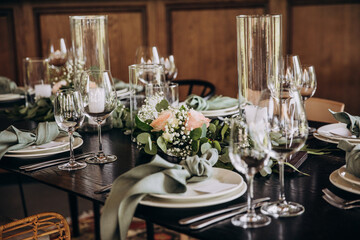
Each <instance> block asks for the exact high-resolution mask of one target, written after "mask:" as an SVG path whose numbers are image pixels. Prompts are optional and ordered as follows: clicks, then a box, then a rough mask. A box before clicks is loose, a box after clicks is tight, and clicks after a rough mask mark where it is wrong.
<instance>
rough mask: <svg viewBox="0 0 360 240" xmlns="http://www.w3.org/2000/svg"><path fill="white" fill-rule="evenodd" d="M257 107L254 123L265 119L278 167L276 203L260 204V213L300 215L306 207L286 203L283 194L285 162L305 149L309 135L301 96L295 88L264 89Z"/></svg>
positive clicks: (278, 215)
mask: <svg viewBox="0 0 360 240" xmlns="http://www.w3.org/2000/svg"><path fill="white" fill-rule="evenodd" d="M258 107H259V108H258V111H257V113H256V122H259V121H260V120H261V119H264V118H265V120H266V124H267V126H268V131H269V134H270V138H271V145H272V151H271V152H272V157H273V158H274V159H276V160H277V163H278V165H279V181H280V194H279V200H278V201H276V202H271V203H269V204H267V205H263V206H262V208H261V212H262V213H264V214H268V215H272V216H277V217H290V216H297V215H300V214H302V213H303V212H304V211H305V208H304V207H303V206H302V205H300V204H298V203H295V202H288V201H287V200H286V198H285V191H284V163H285V161H286V159H287V158H288V157H289V156H290V155H291V154H293V153H295V152H296V151H298V150H299V149H301V148H302V147H303V146H304V144H305V141H306V139H307V135H308V124H307V120H306V114H305V111H304V107H303V104H302V101H301V98H300V94H299V92H298V91H297V90H296V89H283V88H280V89H278V90H276V91H275V90H272V91H270V90H264V91H263V92H262V94H261V97H260V101H259V103H258ZM264 109H265V110H264ZM264 116H265V117H264Z"/></svg>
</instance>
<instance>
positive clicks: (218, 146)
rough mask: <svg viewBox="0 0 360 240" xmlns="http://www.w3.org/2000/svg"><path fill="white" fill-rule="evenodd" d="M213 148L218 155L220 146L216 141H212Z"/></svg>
mask: <svg viewBox="0 0 360 240" xmlns="http://www.w3.org/2000/svg"><path fill="white" fill-rule="evenodd" d="M213 146H214V148H216V149H217V150H218V152H219V153H220V152H221V146H220V143H219V142H218V141H216V140H214V141H213Z"/></svg>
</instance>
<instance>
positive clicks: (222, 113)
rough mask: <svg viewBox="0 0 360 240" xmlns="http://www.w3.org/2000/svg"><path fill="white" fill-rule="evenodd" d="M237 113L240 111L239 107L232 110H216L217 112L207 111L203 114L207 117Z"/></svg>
mask: <svg viewBox="0 0 360 240" xmlns="http://www.w3.org/2000/svg"><path fill="white" fill-rule="evenodd" d="M216 111H218V110H216ZM236 113H239V109H235V110H232V111H222V112H215V113H206V114H204V113H203V115H204V116H205V117H226V116H231V115H234V114H236Z"/></svg>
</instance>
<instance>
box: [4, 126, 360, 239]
mask: <svg viewBox="0 0 360 240" xmlns="http://www.w3.org/2000/svg"><path fill="white" fill-rule="evenodd" d="M10 123H11V121H9V120H6V119H5V120H2V121H1V122H0V126H1V128H0V129H1V130H3V129H5V128H6V127H7V126H9V124H10ZM14 124H15V125H16V126H18V127H20V128H28V127H33V126H34V123H31V122H17V123H14ZM82 135H83V139H84V145H83V146H82V148H81V151H83V152H90V151H94V150H96V149H97V147H98V143H97V135H96V133H83V134H82ZM308 143H309V144H310V145H311V146H313V147H317V148H320V147H324V146H326V145H327V143H323V142H320V141H318V140H316V139H311V138H310V139H309V140H308ZM103 145H104V150H105V152H106V153H113V154H115V155H117V156H118V160H117V161H116V162H114V163H110V164H105V165H88V167H86V168H85V169H82V170H78V171H74V172H67V171H61V170H59V169H58V168H57V166H55V167H50V168H46V169H43V170H38V171H35V172H29V173H26V172H23V171H19V170H18V167H19V166H21V165H24V164H28V163H30V162H39V161H44V159H36V160H21V159H19V160H16V159H6V158H3V159H1V161H0V167H1V168H4V169H7V170H9V171H12V172H15V173H18V174H20V175H22V176H27V177H30V178H32V179H35V180H37V181H39V182H42V183H45V184H47V185H50V186H53V187H56V188H58V189H61V190H64V191H66V192H69V193H71V194H74V195H75V196H80V197H83V198H86V199H89V200H91V201H93V202H94V207H95V209H98V208H99V205H101V204H103V203H104V202H105V200H106V195H105V194H94V190H96V189H98V188H99V187H101V186H104V185H107V184H110V183H112V182H113V181H114V179H115V178H116V177H117V176H119V175H120V174H122V173H124V172H126V171H127V170H129V169H131V168H133V167H134V166H135V165H137V164H141V163H145V162H147V161H149V159H150V158H149V157H147V156H144V155H142V154H140V153H139V151H138V149H137V148H136V145H135V144H134V143H131V141H130V139H129V136H126V135H124V134H123V133H122V132H121V131H120V130H119V129H112V130H111V131H106V132H103ZM66 155H67V154H62V155H60V156H66ZM53 158H54V157H53ZM344 164H345V159H344V153H343V152H341V151H339V152H333V153H332V154H329V155H323V156H315V155H309V157H308V159H307V160H306V161H305V162H304V163H303V165H302V166H301V167H300V170H301V171H303V172H306V173H309V174H310V176H309V177H308V176H303V175H300V174H297V173H293V174H287V175H286V179H285V189H286V196H287V199H288V200H290V201H295V202H299V203H301V204H303V205H304V206H305V209H306V210H305V213H304V214H302V215H301V216H298V217H292V218H281V219H274V218H273V219H272V222H271V224H270V225H269V226H267V227H263V228H259V229H250V230H244V229H242V228H238V227H234V226H232V224H231V222H230V220H224V221H222V222H220V223H218V224H215V225H212V226H210V227H207V228H205V229H202V230H198V231H194V230H190V229H189V228H188V227H187V226H180V225H179V224H177V222H178V220H179V219H181V218H184V217H187V216H191V215H195V214H199V213H202V212H206V211H210V210H215V209H220V208H224V207H226V206H228V205H230V204H234V203H238V202H245V201H246V198H245V196H242V197H240V198H239V199H237V200H234V201H232V202H228V203H225V204H220V205H216V206H211V207H202V208H188V209H167V208H156V207H147V206H141V205H139V206H138V208H137V211H136V216H137V217H140V218H142V219H145V220H147V221H148V222H152V223H156V224H159V225H161V226H164V227H167V228H169V229H172V230H175V231H178V232H181V233H185V234H187V235H190V236H193V237H195V238H199V239H251V240H255V239H261V240H262V239H359V238H360V237H359V236H360V209H352V210H340V209H337V208H335V207H333V206H331V205H329V204H328V203H326V202H325V201H324V200H323V199H322V198H321V196H322V192H321V189H323V188H325V187H327V188H330V189H331V190H332V191H334V192H335V193H337V194H339V195H340V196H342V197H344V198H349V199H353V198H356V197H359V196H358V195H355V194H351V193H348V192H345V191H342V190H340V189H338V188H336V187H334V186H333V185H332V184H331V183H330V181H329V175H330V174H331V173H332V172H333V171H334V170H336V169H338V168H339V167H341V166H342V165H344ZM254 187H255V197H264V196H269V197H271V199H272V200H276V199H277V196H278V193H279V181H278V175H277V174H275V173H273V174H272V175H271V176H269V177H260V176H257V177H256V179H255V185H254ZM96 217H97V216H96Z"/></svg>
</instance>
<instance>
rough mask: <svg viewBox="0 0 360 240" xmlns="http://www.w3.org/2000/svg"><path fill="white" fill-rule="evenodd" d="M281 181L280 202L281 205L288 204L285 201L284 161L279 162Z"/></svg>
mask: <svg viewBox="0 0 360 240" xmlns="http://www.w3.org/2000/svg"><path fill="white" fill-rule="evenodd" d="M278 164H279V181H280V194H279V201H280V202H281V203H286V199H285V186H284V161H283V160H279V161H278Z"/></svg>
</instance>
